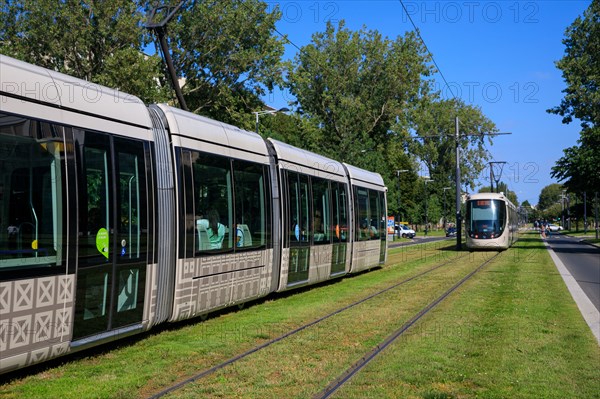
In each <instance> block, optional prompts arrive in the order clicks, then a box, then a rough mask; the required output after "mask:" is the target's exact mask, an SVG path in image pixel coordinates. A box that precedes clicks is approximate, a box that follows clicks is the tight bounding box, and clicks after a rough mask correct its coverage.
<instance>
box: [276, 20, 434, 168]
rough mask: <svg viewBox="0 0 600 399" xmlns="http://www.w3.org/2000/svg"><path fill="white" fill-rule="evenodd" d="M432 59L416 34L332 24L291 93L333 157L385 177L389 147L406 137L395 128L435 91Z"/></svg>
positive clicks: (304, 52) (292, 77)
mask: <svg viewBox="0 0 600 399" xmlns="http://www.w3.org/2000/svg"><path fill="white" fill-rule="evenodd" d="M427 62H428V57H427V55H426V54H425V51H424V48H423V46H422V44H421V42H420V41H419V40H418V38H417V36H416V35H415V34H414V33H412V32H410V33H406V35H405V36H404V37H398V38H396V39H395V40H390V39H388V38H386V37H382V35H381V34H380V33H379V32H377V31H371V30H366V29H365V28H363V29H361V30H360V31H358V32H353V31H350V30H349V29H347V28H346V27H345V24H344V21H341V22H340V23H339V24H338V26H337V29H336V28H335V27H334V26H333V25H332V24H331V23H328V24H327V27H326V29H325V32H319V33H315V34H314V35H313V37H312V43H311V44H309V45H307V46H304V47H303V48H302V49H301V50H300V52H299V53H298V55H297V56H296V58H295V60H294V65H293V67H292V70H291V71H290V73H289V76H288V79H289V89H290V92H291V93H292V94H293V95H294V96H295V97H296V98H297V104H296V105H299V107H300V109H301V111H302V112H303V113H304V114H305V115H307V116H308V117H310V118H314V119H315V120H316V121H317V123H318V125H319V126H320V127H321V133H322V134H321V135H320V140H319V144H320V146H321V148H323V149H325V150H326V152H327V155H329V156H331V157H334V158H336V159H339V160H341V161H352V163H354V164H356V165H357V166H360V167H368V168H369V169H371V170H373V169H374V170H377V171H379V172H382V173H386V172H387V170H386V168H387V166H388V164H387V162H386V161H387V159H386V158H387V157H388V155H387V151H386V150H387V148H388V145H389V143H390V142H391V141H393V140H394V139H395V138H397V136H398V135H399V134H400V133H398V132H394V131H391V127H392V126H393V125H394V124H396V122H397V120H398V119H405V118H404V115H405V114H406V112H407V110H408V109H409V108H410V107H411V106H413V105H414V104H415V99H417V98H418V97H419V96H420V95H421V93H423V92H425V93H427V92H428V91H429V82H428V81H427V80H425V79H423V78H426V77H428V76H429V75H430V74H431V72H432V70H431V68H430V66H429V65H428V64H427ZM396 165H397V164H396ZM393 169H397V167H396V168H393ZM390 172H391V171H390ZM389 177H390V178H391V174H390V176H389Z"/></svg>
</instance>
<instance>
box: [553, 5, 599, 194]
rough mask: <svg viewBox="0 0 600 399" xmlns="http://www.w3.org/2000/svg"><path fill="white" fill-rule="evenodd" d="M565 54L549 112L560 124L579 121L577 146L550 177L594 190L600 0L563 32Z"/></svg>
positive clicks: (577, 188)
mask: <svg viewBox="0 0 600 399" xmlns="http://www.w3.org/2000/svg"><path fill="white" fill-rule="evenodd" d="M563 43H564V44H565V46H566V49H565V55H564V56H563V58H562V59H561V60H560V61H558V62H557V63H556V65H557V67H558V68H559V69H561V70H562V72H563V78H564V79H565V82H566V84H567V87H566V89H565V90H563V93H565V97H564V98H563V99H562V101H561V104H560V105H559V106H558V107H555V108H552V109H549V110H548V112H550V113H554V114H558V115H561V116H562V117H563V120H562V121H563V123H566V124H568V123H571V122H572V121H573V118H577V119H579V120H580V121H581V126H582V131H581V133H580V138H579V140H578V145H576V146H573V147H569V148H567V149H565V150H564V156H563V157H562V158H560V159H559V160H558V161H557V162H556V165H555V166H554V167H553V168H552V174H551V175H552V177H555V178H558V179H559V180H560V181H563V180H564V181H565V187H567V189H568V190H570V191H580V192H581V191H594V190H596V191H597V190H598V187H600V170H599V168H598V165H600V151H598V148H600V106H599V104H600V73H599V71H600V0H593V1H592V3H591V4H590V6H589V7H588V8H587V9H586V11H585V12H584V14H583V18H581V17H577V19H575V21H574V22H573V24H571V26H569V27H568V28H567V30H566V32H565V39H564V40H563Z"/></svg>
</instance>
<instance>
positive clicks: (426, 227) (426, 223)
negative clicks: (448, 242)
mask: <svg viewBox="0 0 600 399" xmlns="http://www.w3.org/2000/svg"><path fill="white" fill-rule="evenodd" d="M432 181H433V180H431V179H430V178H429V177H427V178H426V180H424V182H425V235H427V230H428V225H429V221H428V220H427V216H428V215H427V203H428V202H429V201H427V183H431V182H432Z"/></svg>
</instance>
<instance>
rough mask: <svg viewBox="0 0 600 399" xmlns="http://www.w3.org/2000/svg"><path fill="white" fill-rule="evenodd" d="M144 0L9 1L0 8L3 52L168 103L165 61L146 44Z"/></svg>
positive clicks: (1, 51) (1, 48) (0, 39)
mask: <svg viewBox="0 0 600 399" xmlns="http://www.w3.org/2000/svg"><path fill="white" fill-rule="evenodd" d="M144 3H145V2H141V1H131V0H113V1H81V2H73V1H61V0H7V1H4V2H3V3H2V5H1V6H0V11H1V12H0V53H2V54H5V55H9V56H12V57H14V58H17V59H20V60H23V61H26V62H30V63H32V64H36V65H39V66H42V67H45V68H48V69H52V70H55V71H59V72H63V73H67V74H69V75H71V76H75V77H78V78H81V79H85V80H88V81H90V82H94V83H98V84H102V85H106V86H109V87H112V88H116V89H119V90H121V91H123V92H126V93H130V94H133V95H136V96H139V97H140V98H142V100H144V101H146V102H151V101H165V100H166V99H168V98H169V97H168V89H167V87H166V86H165V85H164V84H159V83H158V82H160V81H161V80H162V76H163V73H162V70H161V66H162V61H161V59H160V58H159V57H158V56H148V55H145V54H144V53H143V51H142V50H143V48H144V47H145V46H146V45H147V44H148V41H149V39H150V37H149V36H148V34H147V32H146V30H145V29H144V27H143V26H142V22H143V19H144V12H143V8H142V6H143V4H144Z"/></svg>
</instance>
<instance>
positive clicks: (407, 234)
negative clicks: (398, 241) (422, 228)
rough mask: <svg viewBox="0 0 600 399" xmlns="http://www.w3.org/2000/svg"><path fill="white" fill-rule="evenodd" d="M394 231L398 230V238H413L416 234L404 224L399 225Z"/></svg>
mask: <svg viewBox="0 0 600 399" xmlns="http://www.w3.org/2000/svg"><path fill="white" fill-rule="evenodd" d="M396 229H400V236H401V237H403V238H414V237H415V236H416V235H417V233H416V232H415V231H414V230H413V229H411V228H410V227H408V226H407V225H405V224H399V225H397V226H396Z"/></svg>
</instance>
